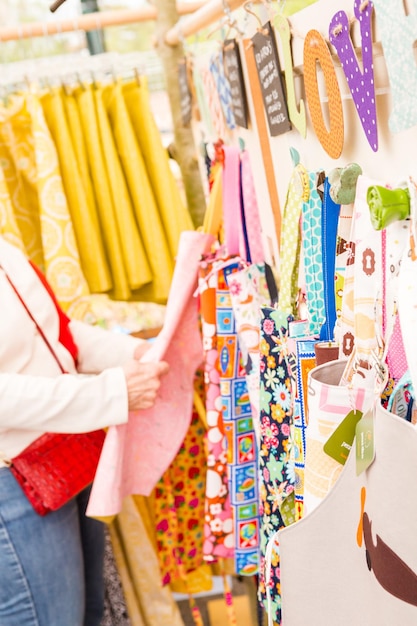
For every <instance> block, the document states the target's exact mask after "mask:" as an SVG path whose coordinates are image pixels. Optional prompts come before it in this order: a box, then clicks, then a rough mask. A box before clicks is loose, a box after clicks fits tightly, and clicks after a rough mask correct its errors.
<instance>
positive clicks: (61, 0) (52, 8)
mask: <svg viewBox="0 0 417 626" xmlns="http://www.w3.org/2000/svg"><path fill="white" fill-rule="evenodd" d="M64 2H65V0H55V2H53V3H52V4H51V6H50V7H49V10H50V12H51V13H55V11H56V10H57V9H59V7H60V6H61V5H62V4H64Z"/></svg>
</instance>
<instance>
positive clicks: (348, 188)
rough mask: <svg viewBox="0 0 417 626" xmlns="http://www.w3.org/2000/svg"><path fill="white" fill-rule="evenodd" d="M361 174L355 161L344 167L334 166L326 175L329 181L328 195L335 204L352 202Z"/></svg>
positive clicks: (359, 167)
mask: <svg viewBox="0 0 417 626" xmlns="http://www.w3.org/2000/svg"><path fill="white" fill-rule="evenodd" d="M361 174H362V168H361V166H360V165H358V164H357V163H349V165H346V167H336V168H335V169H334V170H331V171H330V172H329V174H328V176H327V178H328V180H329V183H330V196H331V198H332V200H333V202H335V203H336V204H352V202H354V200H355V194H356V184H357V182H358V177H359V176H360V175H361Z"/></svg>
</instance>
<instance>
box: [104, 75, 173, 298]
mask: <svg viewBox="0 0 417 626" xmlns="http://www.w3.org/2000/svg"><path fill="white" fill-rule="evenodd" d="M103 99H104V102H105V105H106V109H107V113H108V116H109V120H110V123H111V127H112V130H113V135H114V139H115V143H116V146H117V150H118V153H119V156H120V161H121V164H122V166H123V169H124V173H125V176H126V180H127V183H128V186H129V192H130V195H131V198H132V204H133V207H134V211H135V216H136V221H137V224H138V227H139V231H140V234H141V236H142V240H143V243H144V246H145V251H146V255H147V258H148V261H149V265H150V267H151V271H152V283H151V284H150V285H149V286H146V287H145V289H141V290H139V291H138V292H137V293H135V298H137V299H141V300H151V301H154V302H159V303H164V302H166V300H167V298H168V294H169V289H170V284H171V279H172V274H173V271H174V261H173V258H172V257H171V253H170V250H169V247H168V242H167V240H166V236H165V232H164V229H163V225H162V222H161V218H160V216H159V212H158V207H157V205H156V202H155V196H154V193H153V190H152V187H151V185H150V182H149V179H148V174H147V171H146V167H145V163H144V161H143V157H142V154H141V151H140V148H139V145H138V142H137V139H136V137H135V133H134V130H133V127H132V122H131V120H130V117H129V114H128V111H127V108H126V104H125V101H124V99H123V93H122V86H121V84H120V83H116V84H114V85H112V86H110V87H108V88H106V89H105V90H104V93H103Z"/></svg>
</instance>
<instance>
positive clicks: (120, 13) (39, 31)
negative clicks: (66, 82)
mask: <svg viewBox="0 0 417 626" xmlns="http://www.w3.org/2000/svg"><path fill="white" fill-rule="evenodd" d="M202 4H203V3H202V2H201V1H198V0H196V1H195V2H178V4H177V10H178V13H179V15H187V14H189V13H193V12H195V11H196V10H198V9H199V8H200V7H201V6H202ZM156 15H157V11H156V8H155V7H153V6H151V5H145V6H142V7H140V8H139V9H133V10H130V9H126V10H125V9H122V10H117V11H116V10H114V11H102V12H97V13H88V14H84V15H80V16H77V17H75V18H73V19H65V20H50V21H45V22H32V23H26V24H19V25H18V26H7V27H4V28H0V42H4V41H13V40H19V39H29V38H31V37H45V36H48V35H58V34H61V33H66V32H73V31H77V30H83V31H86V32H87V31H90V30H97V29H101V28H106V27H108V26H123V25H126V24H134V23H138V22H146V21H150V20H154V19H156Z"/></svg>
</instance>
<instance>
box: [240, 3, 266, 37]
mask: <svg viewBox="0 0 417 626" xmlns="http://www.w3.org/2000/svg"><path fill="white" fill-rule="evenodd" d="M251 5H252V0H247V1H246V2H244V4H243V9H244V10H245V11H246V13H249V15H252V16H253V17H254V18H255V19H256V21H257V22H258V24H259V27H258V28H257V29H256V30H257V31H258V32H259V33H262V35H268V34H269V31H268V30H267V29H266V28H264V25H263V24H262V22H261V20H260V18H259V15H257V13H255V11H252V9H250V8H249V7H250V6H251Z"/></svg>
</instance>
